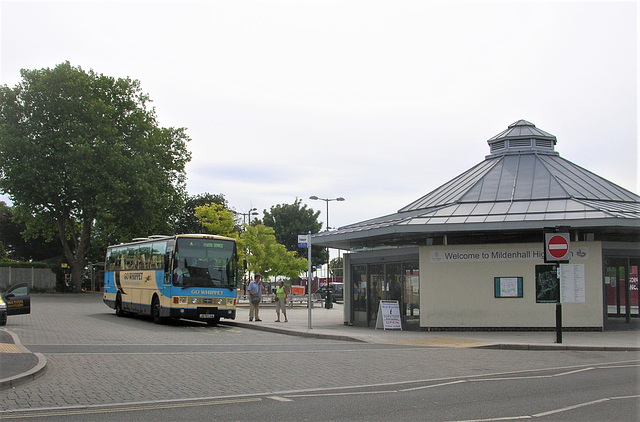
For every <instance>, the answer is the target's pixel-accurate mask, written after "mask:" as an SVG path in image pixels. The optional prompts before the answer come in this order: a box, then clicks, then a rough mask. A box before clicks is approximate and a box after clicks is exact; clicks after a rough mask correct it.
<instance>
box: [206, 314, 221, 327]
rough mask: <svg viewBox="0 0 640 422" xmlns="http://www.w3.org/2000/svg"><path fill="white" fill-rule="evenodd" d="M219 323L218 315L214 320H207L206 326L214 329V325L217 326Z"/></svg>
mask: <svg viewBox="0 0 640 422" xmlns="http://www.w3.org/2000/svg"><path fill="white" fill-rule="evenodd" d="M219 322H220V315H216V317H215V318H213V319H208V320H207V324H208V325H209V326H210V327H215V326H216V325H218V323H219Z"/></svg>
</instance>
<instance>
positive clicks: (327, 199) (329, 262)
mask: <svg viewBox="0 0 640 422" xmlns="http://www.w3.org/2000/svg"><path fill="white" fill-rule="evenodd" d="M309 199H311V200H313V201H324V202H326V203H327V228H326V231H329V229H330V227H329V202H331V201H344V198H343V197H341V196H340V197H338V198H320V197H318V196H315V195H313V196H310V197H309ZM327 254H328V255H329V256H328V257H327V289H328V288H329V265H330V264H331V254H329V248H327Z"/></svg>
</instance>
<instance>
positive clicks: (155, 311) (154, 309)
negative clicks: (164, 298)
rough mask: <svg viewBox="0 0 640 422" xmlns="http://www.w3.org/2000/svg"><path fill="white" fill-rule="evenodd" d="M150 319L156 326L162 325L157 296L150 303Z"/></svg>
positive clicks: (162, 320)
mask: <svg viewBox="0 0 640 422" xmlns="http://www.w3.org/2000/svg"><path fill="white" fill-rule="evenodd" d="M151 317H152V318H153V322H155V323H156V324H162V323H163V322H164V319H163V318H162V317H161V316H160V301H159V300H158V296H154V297H153V300H152V301H151Z"/></svg>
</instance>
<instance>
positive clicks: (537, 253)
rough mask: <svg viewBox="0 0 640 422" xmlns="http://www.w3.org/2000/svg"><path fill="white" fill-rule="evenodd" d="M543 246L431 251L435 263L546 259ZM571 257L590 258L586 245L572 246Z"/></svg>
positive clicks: (430, 255)
mask: <svg viewBox="0 0 640 422" xmlns="http://www.w3.org/2000/svg"><path fill="white" fill-rule="evenodd" d="M544 258H545V251H544V250H543V249H542V248H539V247H538V248H536V247H531V248H496V249H451V250H447V249H439V250H432V251H430V252H429V260H430V261H431V262H433V263H464V262H500V261H502V262H504V261H544ZM571 259H589V249H588V248H586V247H577V248H572V250H571Z"/></svg>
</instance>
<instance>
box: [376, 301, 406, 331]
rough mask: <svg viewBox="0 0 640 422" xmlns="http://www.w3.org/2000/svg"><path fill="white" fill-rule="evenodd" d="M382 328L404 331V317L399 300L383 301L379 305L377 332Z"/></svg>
mask: <svg viewBox="0 0 640 422" xmlns="http://www.w3.org/2000/svg"><path fill="white" fill-rule="evenodd" d="M380 327H382V328H383V329H385V330H402V317H401V316H400V304H399V303H398V301H397V300H381V301H380V304H379V305H378V318H377V320H376V330H377V329H378V328H380Z"/></svg>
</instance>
